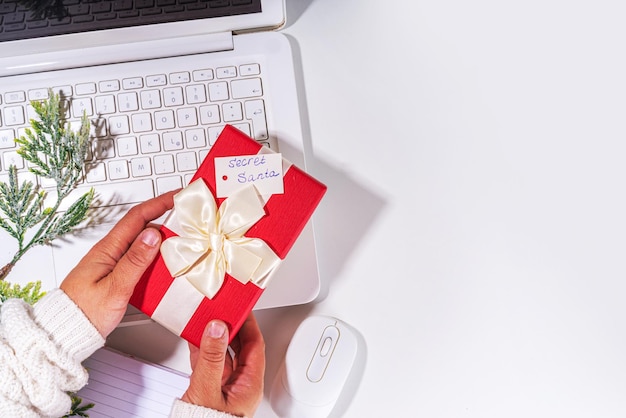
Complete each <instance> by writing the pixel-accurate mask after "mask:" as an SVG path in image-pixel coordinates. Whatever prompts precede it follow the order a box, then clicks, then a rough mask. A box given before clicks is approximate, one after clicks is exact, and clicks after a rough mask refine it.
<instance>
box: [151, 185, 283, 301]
mask: <svg viewBox="0 0 626 418" xmlns="http://www.w3.org/2000/svg"><path fill="white" fill-rule="evenodd" d="M264 215H265V210H264V208H263V202H262V201H261V200H260V198H259V195H258V194H257V191H256V188H255V187H254V185H250V186H246V187H244V188H242V189H241V190H239V191H237V192H236V193H234V194H232V195H231V196H230V197H229V198H228V199H226V200H224V201H223V202H222V204H221V205H220V207H219V210H218V209H217V203H216V201H215V198H214V197H213V194H212V193H211V191H210V190H209V188H208V187H207V186H206V184H205V183H204V181H203V180H201V179H198V180H196V181H194V182H193V183H191V184H190V185H189V186H187V187H186V188H184V189H183V190H181V191H180V192H179V193H177V194H176V195H175V196H174V209H173V212H172V215H171V216H172V217H173V218H174V224H175V227H173V228H170V229H172V231H173V232H175V233H177V234H178V236H174V237H171V238H168V239H166V240H165V241H163V243H162V244H161V255H162V256H163V261H164V262H165V265H166V266H167V268H168V270H169V271H170V274H171V275H172V277H181V278H186V279H187V280H189V282H190V283H191V284H192V285H193V286H194V287H195V288H196V289H198V291H200V292H201V293H202V294H204V295H205V296H207V297H208V298H213V296H215V294H216V293H217V292H218V290H219V289H220V288H221V287H222V283H223V282H224V274H225V273H228V274H229V275H230V276H232V277H233V278H235V279H237V280H238V281H240V282H241V283H243V284H245V283H247V282H248V281H252V282H253V283H255V284H256V285H258V286H259V287H265V282H266V280H267V278H268V276H269V274H270V273H271V272H272V271H273V270H274V269H275V268H276V267H277V266H278V264H279V263H280V261H281V260H280V258H279V257H278V256H277V255H276V254H275V253H274V251H272V249H271V248H270V247H269V246H268V245H267V243H265V241H263V240H262V239H259V238H248V237H245V236H244V234H245V233H246V232H247V231H248V229H250V227H251V226H252V225H254V224H255V223H256V222H257V221H258V220H259V219H261V218H262V217H263V216H264ZM166 226H168V227H169V225H168V223H167V222H166Z"/></svg>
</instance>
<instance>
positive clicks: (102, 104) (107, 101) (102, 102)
mask: <svg viewBox="0 0 626 418" xmlns="http://www.w3.org/2000/svg"><path fill="white" fill-rule="evenodd" d="M95 105H96V114H98V115H108V114H111V113H115V96H113V95H112V94H107V95H104V96H96V99H95Z"/></svg>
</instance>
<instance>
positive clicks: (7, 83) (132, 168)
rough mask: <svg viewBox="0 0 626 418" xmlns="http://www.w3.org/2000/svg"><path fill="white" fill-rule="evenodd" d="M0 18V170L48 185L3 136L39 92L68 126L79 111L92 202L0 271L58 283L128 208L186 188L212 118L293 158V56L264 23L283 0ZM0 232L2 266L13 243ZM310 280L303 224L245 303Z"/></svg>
mask: <svg viewBox="0 0 626 418" xmlns="http://www.w3.org/2000/svg"><path fill="white" fill-rule="evenodd" d="M24 3H29V4H32V5H34V6H33V7H36V8H37V10H33V9H28V8H26V7H24V6H23V5H22V4H24ZM59 5H60V6H59ZM46 13H52V15H50V14H48V15H47V16H50V17H48V18H43V19H42V18H40V15H44V16H45V15H46ZM55 13H56V14H55ZM0 22H2V26H1V28H0V29H1V31H0V180H6V179H7V169H8V167H9V165H11V164H13V165H16V166H17V167H18V168H19V173H20V177H19V178H20V181H23V180H25V179H29V180H32V181H35V182H39V184H40V186H41V187H43V188H44V189H46V190H49V189H47V188H49V187H50V186H51V185H50V184H47V183H46V182H45V181H40V180H38V179H36V178H34V176H31V175H30V174H29V173H28V170H27V166H26V164H24V161H23V160H21V157H19V155H17V153H16V148H15V143H14V141H13V139H14V138H15V137H16V136H20V135H22V134H23V133H24V128H25V127H26V126H27V125H28V120H29V118H31V117H33V115H34V112H33V111H32V108H30V106H29V105H28V103H29V101H30V100H37V99H41V98H45V97H47V94H48V93H47V92H48V89H49V88H52V89H53V90H54V91H55V92H58V93H59V94H60V95H61V97H62V98H64V100H65V101H66V107H67V111H68V115H69V119H70V122H72V123H73V126H74V127H77V126H78V117H79V116H80V115H81V114H82V112H83V111H85V112H87V113H88V115H89V117H90V119H91V121H92V126H91V137H92V148H91V152H90V156H89V157H90V160H89V161H88V162H87V170H86V174H85V180H84V184H83V185H82V186H83V187H85V188H88V187H93V188H94V189H95V191H96V199H97V201H98V202H99V204H100V205H101V206H100V207H99V208H98V209H96V211H95V212H94V213H95V214H96V216H93V217H92V218H90V219H91V221H90V223H89V225H88V226H87V227H85V228H83V229H81V230H80V231H78V232H77V233H76V234H73V235H72V236H68V237H67V238H65V239H62V240H57V241H55V242H54V243H53V245H52V246H45V247H37V248H34V249H33V250H31V251H30V252H29V253H27V255H26V257H25V258H23V259H22V260H20V261H19V262H18V264H17V265H16V267H15V268H14V270H13V271H12V272H11V275H10V276H9V278H8V279H9V281H12V282H17V283H19V282H21V281H23V282H26V281H31V280H41V281H42V282H43V287H44V289H48V288H53V287H56V286H58V285H59V284H60V282H61V281H62V280H63V278H64V277H65V276H66V275H67V273H68V272H69V271H70V270H71V269H72V268H73V267H74V266H75V265H76V263H77V262H78V261H79V259H80V258H81V257H82V256H83V255H84V254H85V253H86V252H87V250H88V249H89V248H90V247H91V246H92V245H93V244H94V243H95V242H97V241H98V240H99V239H100V238H101V237H102V236H103V235H104V234H105V233H106V232H108V230H110V228H111V227H112V225H113V224H114V223H115V222H116V221H117V219H119V217H121V216H122V215H123V213H125V211H126V210H127V209H128V208H129V207H130V206H132V205H133V204H135V203H138V202H141V201H143V200H146V199H148V198H150V197H152V196H153V195H156V194H160V193H162V192H165V191H167V190H171V189H174V188H177V187H181V186H184V185H186V184H187V181H188V180H189V179H190V178H191V176H192V175H193V173H194V171H195V169H196V168H197V167H198V166H199V164H200V162H201V161H202V158H203V157H204V156H205V155H206V154H207V152H208V149H209V148H210V146H211V144H212V141H214V140H215V138H217V135H219V132H220V131H221V129H222V128H223V126H224V125H225V124H231V125H233V126H235V127H237V128H239V129H241V130H242V131H244V132H246V133H247V134H249V135H250V136H252V137H253V138H255V139H256V140H258V141H260V142H262V143H263V144H265V145H267V146H269V147H270V148H272V149H274V150H276V151H278V152H280V153H281V154H282V155H283V157H284V158H286V159H288V160H290V161H291V162H292V163H294V164H296V165H298V166H300V167H302V168H306V167H305V156H304V151H303V139H302V127H301V121H300V108H299V104H298V97H297V92H296V82H295V76H294V62H293V57H292V55H291V48H290V44H289V40H288V39H287V37H286V36H284V35H283V34H281V33H279V32H278V31H276V29H279V28H280V27H281V26H282V25H284V22H285V4H284V0H208V1H193V0H191V1H190V0H116V1H102V0H99V1H80V2H79V1H78V0H64V1H62V2H56V1H55V2H47V1H41V2H19V1H5V2H2V3H0ZM82 191H84V189H82V190H81V192H82ZM0 240H1V242H2V243H3V245H2V248H1V249H0V262H6V261H8V260H10V258H11V256H12V255H13V253H14V251H15V248H14V247H9V245H8V244H9V243H14V240H13V239H12V238H10V237H9V236H8V235H7V233H6V232H4V231H3V230H2V231H0ZM319 288H320V282H319V274H318V267H317V261H316V252H315V240H314V231H313V225H312V223H309V225H307V227H306V228H305V230H304V231H303V233H302V235H301V236H300V237H299V239H298V241H297V243H296V244H295V246H294V247H293V249H292V252H291V253H290V255H289V257H287V259H286V260H285V261H284V262H283V264H282V265H281V266H280V269H279V271H278V272H277V274H276V275H275V277H274V278H273V281H272V283H271V284H270V285H269V286H268V288H267V290H266V291H265V292H264V294H263V296H262V298H261V299H260V300H259V302H258V303H257V305H256V309H262V308H270V307H278V306H286V305H294V304H301V303H306V302H309V301H311V300H313V299H314V298H315V297H316V296H317V294H318V292H319ZM131 313H133V314H134V312H131ZM129 318H130V316H129ZM132 320H138V321H139V322H138V323H140V322H141V318H137V317H136V316H132Z"/></svg>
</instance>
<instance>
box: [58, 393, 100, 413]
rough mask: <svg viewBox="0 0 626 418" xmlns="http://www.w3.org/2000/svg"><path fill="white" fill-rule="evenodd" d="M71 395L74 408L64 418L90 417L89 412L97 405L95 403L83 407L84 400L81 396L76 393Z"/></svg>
mask: <svg viewBox="0 0 626 418" xmlns="http://www.w3.org/2000/svg"><path fill="white" fill-rule="evenodd" d="M69 395H70V396H71V398H72V407H71V409H70V412H68V414H67V415H63V417H62V418H67V417H89V414H87V410H89V409H91V408H93V407H94V406H95V405H94V404H93V403H88V404H86V405H81V404H82V403H83V400H82V399H81V398H80V397H79V396H77V395H76V394H75V393H70V394H69Z"/></svg>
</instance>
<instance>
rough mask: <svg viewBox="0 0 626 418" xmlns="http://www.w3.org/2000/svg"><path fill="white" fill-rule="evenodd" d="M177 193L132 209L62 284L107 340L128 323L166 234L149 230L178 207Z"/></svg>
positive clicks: (167, 194) (63, 288)
mask: <svg viewBox="0 0 626 418" xmlns="http://www.w3.org/2000/svg"><path fill="white" fill-rule="evenodd" d="M175 193H176V192H175V191H173V192H169V193H165V194H163V195H161V196H158V197H156V198H154V199H150V200H148V201H146V202H143V203H141V204H139V205H137V206H134V207H133V208H131V209H130V210H129V211H128V213H127V214H126V215H125V216H124V217H123V218H122V219H120V221H119V222H118V223H117V224H116V225H115V226H114V227H113V229H111V231H110V232H109V233H108V234H107V235H106V236H105V237H104V238H102V239H101V240H100V241H99V242H98V243H96V245H94V246H93V248H91V250H90V251H89V252H88V253H87V254H86V255H85V256H84V257H83V259H82V260H81V261H80V262H79V263H78V264H77V265H76V267H74V269H73V270H72V271H71V272H70V273H69V274H68V276H67V277H66V278H65V280H64V281H63V283H61V286H60V287H61V289H62V290H63V291H64V292H65V293H66V294H67V295H68V296H69V297H70V299H72V300H73V301H74V303H76V304H77V305H78V306H79V307H80V309H81V310H82V311H83V312H84V313H85V315H86V316H87V318H89V320H90V321H91V323H92V324H93V325H94V326H95V327H96V329H97V330H98V331H99V332H100V334H101V335H102V336H103V337H105V338H106V336H107V335H109V334H110V333H111V331H113V330H114V329H115V327H116V326H117V325H118V324H119V322H120V321H121V320H122V317H123V316H124V313H125V312H126V307H127V305H128V300H129V299H130V297H131V295H132V293H133V290H134V288H135V285H136V284H137V282H138V281H139V279H140V278H141V276H142V275H143V273H144V272H145V270H146V269H147V268H148V267H149V266H150V263H152V261H153V260H154V258H155V257H156V255H157V254H158V252H159V246H160V244H161V234H160V232H159V231H158V230H157V229H155V228H151V227H148V228H146V226H147V225H148V223H149V222H151V221H153V220H154V219H157V218H159V217H160V216H161V215H163V214H164V213H165V212H167V211H168V210H169V209H171V208H172V207H173V206H174V203H173V196H174V194H175Z"/></svg>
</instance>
